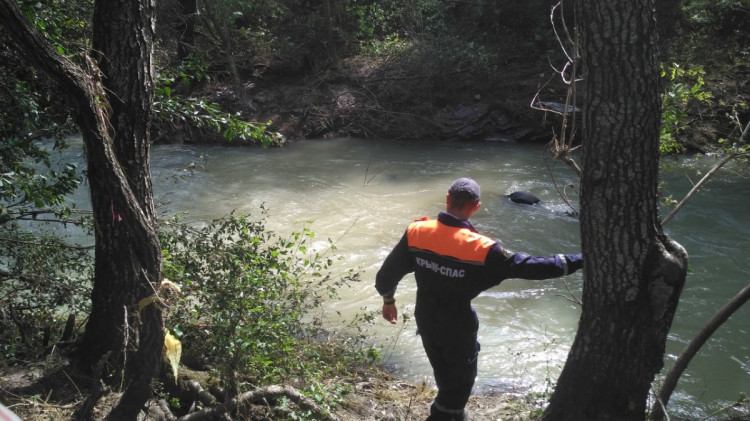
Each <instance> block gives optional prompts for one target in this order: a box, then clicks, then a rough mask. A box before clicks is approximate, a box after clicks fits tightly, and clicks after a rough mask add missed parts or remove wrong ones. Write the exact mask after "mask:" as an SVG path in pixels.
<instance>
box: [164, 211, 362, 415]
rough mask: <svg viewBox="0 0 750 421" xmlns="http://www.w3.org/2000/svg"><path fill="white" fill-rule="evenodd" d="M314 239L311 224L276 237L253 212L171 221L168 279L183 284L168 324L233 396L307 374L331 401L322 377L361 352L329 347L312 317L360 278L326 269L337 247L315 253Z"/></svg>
mask: <svg viewBox="0 0 750 421" xmlns="http://www.w3.org/2000/svg"><path fill="white" fill-rule="evenodd" d="M313 238H314V234H313V233H312V232H311V231H310V230H309V229H307V228H303V229H302V230H301V231H299V232H295V233H292V234H291V235H290V236H289V237H279V236H276V235H275V234H273V233H271V232H269V231H267V230H266V229H265V227H264V222H263V221H262V220H260V221H256V220H252V219H251V218H250V217H249V216H246V215H243V216H236V215H231V216H229V217H227V218H223V219H219V220H215V221H212V222H210V223H209V224H207V225H205V226H203V227H195V226H190V225H188V224H184V223H179V222H177V221H173V222H171V223H169V224H166V225H165V227H164V230H163V232H162V239H161V241H162V247H163V250H164V251H163V253H164V272H165V276H166V277H167V278H169V279H170V280H172V281H173V282H176V283H177V284H179V285H180V286H181V288H182V301H181V305H180V306H179V307H178V308H174V309H172V311H170V312H169V316H168V317H167V326H168V327H169V328H171V329H172V330H173V331H174V332H175V333H176V335H177V336H178V337H179V338H180V340H181V341H182V349H183V356H184V357H183V360H184V361H186V362H187V363H191V362H192V363H200V364H201V365H205V366H207V367H212V368H214V369H215V371H216V372H217V374H218V376H219V378H220V382H221V384H222V386H223V387H224V390H225V394H226V395H227V396H228V397H229V396H234V395H236V394H237V393H240V391H242V390H243V389H247V388H249V387H252V386H260V385H267V384H272V383H275V382H280V381H284V382H285V383H288V382H289V381H290V379H302V378H304V379H305V385H304V387H303V390H307V391H308V392H309V393H310V394H311V395H312V396H313V397H314V398H315V397H316V396H321V399H322V400H326V401H327V400H328V399H327V398H326V397H324V396H322V395H321V389H320V387H319V385H318V386H316V380H315V379H319V380H318V381H321V380H320V379H323V378H325V377H326V375H327V373H330V372H331V371H335V370H336V369H337V366H338V365H340V362H341V361H342V358H346V355H347V354H351V355H352V356H354V354H356V353H357V352H359V351H358V350H357V349H355V347H352V346H350V345H351V342H348V341H349V339H341V338H340V340H339V342H338V343H337V344H335V345H332V344H330V343H326V342H325V341H321V338H323V336H322V333H323V330H322V328H321V326H320V323H319V320H320V319H318V318H314V317H313V315H312V313H311V311H312V310H313V309H316V308H320V306H321V304H322V303H323V302H324V301H325V300H327V299H330V298H335V297H336V295H337V292H336V291H337V290H338V289H339V288H340V287H342V286H343V285H346V284H348V283H349V282H352V281H356V280H358V275H357V274H355V273H352V272H349V273H347V274H346V275H344V276H342V277H333V276H332V275H331V274H330V273H328V270H329V268H330V266H331V265H332V264H333V260H332V259H331V258H330V257H328V256H327V253H329V252H330V251H332V250H333V245H331V244H330V241H329V245H328V247H327V249H326V250H324V251H317V250H314V248H313V246H312V242H313ZM362 352H365V351H362ZM316 399H317V398H316Z"/></svg>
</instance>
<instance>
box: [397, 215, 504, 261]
mask: <svg viewBox="0 0 750 421" xmlns="http://www.w3.org/2000/svg"><path fill="white" fill-rule="evenodd" d="M406 232H407V236H408V237H407V238H408V241H409V248H416V249H419V250H424V251H428V252H432V253H436V254H439V255H441V256H444V257H448V258H453V259H458V260H461V261H463V262H466V263H473V264H483V263H484V260H485V258H486V257H487V253H489V251H490V248H491V247H492V246H493V245H495V241H494V240H492V239H490V238H487V237H485V236H483V235H481V234H477V233H475V232H472V231H470V230H468V229H466V228H461V227H451V226H448V225H445V224H441V223H440V222H438V221H437V220H434V219H432V220H428V221H418V222H414V223H412V224H411V225H409V227H408V228H407V229H406Z"/></svg>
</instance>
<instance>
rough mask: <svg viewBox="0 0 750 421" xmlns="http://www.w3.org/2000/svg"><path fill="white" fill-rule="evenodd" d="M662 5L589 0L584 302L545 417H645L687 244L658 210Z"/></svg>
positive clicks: (582, 18) (581, 420)
mask: <svg viewBox="0 0 750 421" xmlns="http://www.w3.org/2000/svg"><path fill="white" fill-rule="evenodd" d="M653 6H654V5H653V2H652V1H648V0H627V1H617V0H604V1H602V0H579V2H578V3H577V8H576V13H577V14H578V22H583V25H582V27H581V28H580V29H581V31H580V32H581V34H582V42H581V54H582V62H583V74H582V76H583V80H584V82H583V83H584V87H583V92H584V101H583V114H584V115H583V124H582V126H583V127H582V134H583V157H582V162H583V177H582V180H581V217H580V220H581V238H582V248H583V254H584V262H585V264H584V265H585V267H584V278H585V282H584V287H583V311H582V315H581V319H580V321H579V326H578V333H577V335H576V338H575V340H574V342H573V345H572V347H571V350H570V353H569V355H568V359H567V361H566V364H565V367H564V368H563V371H562V373H561V375H560V378H559V379H558V384H557V387H556V389H555V392H554V394H553V395H552V398H551V400H550V405H549V406H548V408H547V410H546V411H545V413H544V419H545V420H576V421H586V420H596V421H602V420H642V419H645V416H646V411H647V408H646V401H647V397H648V393H649V390H650V385H651V382H652V381H653V378H654V376H655V375H656V373H657V372H658V371H659V370H660V369H661V367H662V365H663V354H664V348H665V344H666V338H667V334H668V332H669V328H670V326H671V323H672V318H673V316H674V313H675V310H676V308H677V302H678V300H679V296H680V293H681V291H682V287H683V285H684V282H685V277H686V274H687V253H686V252H685V250H684V249H683V248H682V247H681V246H680V245H679V244H678V243H676V242H675V241H673V240H671V239H670V238H668V237H667V236H666V235H665V234H664V233H663V231H662V228H661V225H660V222H659V217H658V197H657V184H658V168H659V125H660V100H659V87H658V83H659V69H658V63H657V51H656V38H657V36H656V25H655V16H654V8H653Z"/></svg>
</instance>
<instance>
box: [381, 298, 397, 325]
mask: <svg viewBox="0 0 750 421" xmlns="http://www.w3.org/2000/svg"><path fill="white" fill-rule="evenodd" d="M383 318H384V319H386V320H388V321H389V322H391V324H392V325H395V324H396V320H397V319H398V309H397V308H396V303H393V304H383Z"/></svg>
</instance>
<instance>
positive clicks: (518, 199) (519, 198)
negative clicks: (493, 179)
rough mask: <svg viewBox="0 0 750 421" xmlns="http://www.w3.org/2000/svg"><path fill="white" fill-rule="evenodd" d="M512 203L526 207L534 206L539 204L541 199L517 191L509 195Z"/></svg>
mask: <svg viewBox="0 0 750 421" xmlns="http://www.w3.org/2000/svg"><path fill="white" fill-rule="evenodd" d="M508 197H509V198H510V201H511V202H513V203H522V204H525V205H533V204H534V203H538V202H539V198H538V197H536V196H534V195H533V194H531V193H529V192H525V191H516V192H513V193H511V194H509V195H508Z"/></svg>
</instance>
